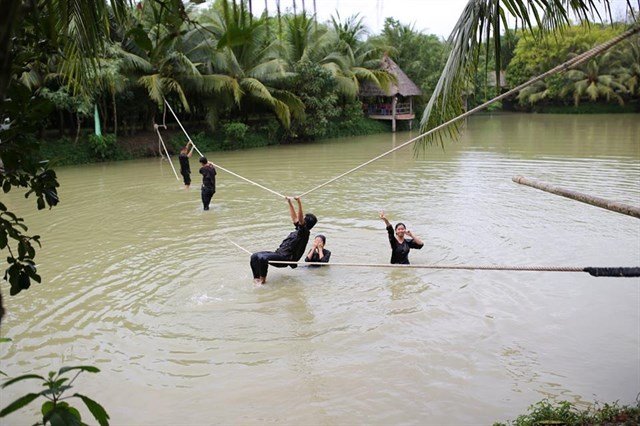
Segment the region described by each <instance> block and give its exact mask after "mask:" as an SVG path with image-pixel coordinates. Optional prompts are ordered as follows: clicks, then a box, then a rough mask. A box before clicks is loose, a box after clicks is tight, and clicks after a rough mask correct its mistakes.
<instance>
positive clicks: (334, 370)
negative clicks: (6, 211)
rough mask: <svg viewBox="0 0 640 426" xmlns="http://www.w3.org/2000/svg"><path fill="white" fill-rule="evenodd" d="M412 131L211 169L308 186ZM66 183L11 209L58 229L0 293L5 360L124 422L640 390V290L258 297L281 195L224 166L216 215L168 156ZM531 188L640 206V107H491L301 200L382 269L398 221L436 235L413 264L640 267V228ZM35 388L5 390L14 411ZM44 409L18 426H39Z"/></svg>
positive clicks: (401, 411)
mask: <svg viewBox="0 0 640 426" xmlns="http://www.w3.org/2000/svg"><path fill="white" fill-rule="evenodd" d="M412 136H415V133H414V134H413V135H412V134H409V133H398V134H396V135H389V134H384V135H376V136H367V137H358V138H348V139H332V140H327V141H325V142H323V143H314V144H303V145H295V146H279V147H271V148H264V149H256V150H250V151H244V152H229V153H216V154H213V155H212V156H211V158H212V160H213V161H214V162H217V163H219V164H220V165H222V166H224V167H226V168H228V169H231V170H233V171H234V172H236V173H238V174H240V175H243V176H245V177H247V178H249V179H252V180H255V181H258V182H259V183H261V184H263V185H265V186H267V187H269V188H272V189H274V190H275V191H278V192H282V193H286V194H291V195H295V194H298V193H302V192H304V191H306V190H308V189H310V188H312V187H314V186H315V185H317V184H319V183H322V182H324V181H326V180H328V179H330V178H332V177H334V176H336V175H338V174H340V173H342V172H344V171H346V170H348V169H350V168H352V167H354V166H356V165H358V164H361V163H363V162H364V161H366V160H368V159H370V158H372V157H374V156H375V155H377V154H379V153H381V152H384V151H386V150H388V149H390V148H391V147H392V146H394V145H398V144H400V143H402V142H404V141H406V140H408V139H409V138H410V137H412ZM195 165H196V162H195V160H192V168H193V169H194V170H195V169H196V167H195ZM58 173H59V177H60V182H61V185H62V187H61V190H60V196H61V199H62V202H61V203H60V205H59V206H58V207H56V208H55V209H53V210H51V211H42V212H36V211H35V209H34V205H33V202H32V201H31V200H29V201H28V202H26V201H25V200H24V199H23V198H22V196H21V195H20V194H17V193H16V194H9V195H10V196H9V197H7V195H3V202H6V203H8V204H9V205H10V206H11V208H13V209H14V210H16V211H17V212H19V213H22V214H23V215H24V216H25V219H26V221H27V223H28V224H29V226H30V229H29V231H30V232H32V233H37V234H40V235H42V241H43V248H42V250H40V251H39V253H38V261H39V264H40V272H41V274H42V276H43V279H44V283H43V284H36V285H34V286H32V288H31V289H29V290H28V291H26V292H22V293H21V294H20V295H18V296H15V297H8V291H7V290H6V289H7V286H3V288H4V289H5V290H4V294H5V296H7V297H6V298H5V305H6V307H7V308H8V311H9V312H8V315H7V316H6V317H5V320H4V321H3V323H4V325H3V328H2V336H3V337H11V338H12V339H13V342H11V343H8V344H7V343H5V344H2V345H1V346H0V355H2V361H1V365H0V370H3V371H5V372H6V373H8V374H9V375H10V376H16V375H19V374H23V373H26V372H38V373H42V374H45V373H46V372H47V371H49V370H53V369H57V368H59V367H61V366H63V365H78V364H91V365H96V366H97V367H99V368H100V369H101V372H100V373H99V374H98V375H95V376H94V375H89V374H84V375H81V376H80V378H79V379H78V380H77V381H76V382H75V385H76V386H77V389H78V391H80V392H82V393H84V394H86V395H89V396H91V397H93V398H94V399H96V400H98V401H99V402H100V403H102V404H103V405H104V406H105V408H106V409H107V411H108V412H109V414H110V415H111V419H112V424H114V425H122V424H127V425H129V424H136V425H143V424H184V425H193V424H264V423H280V424H468V423H474V424H491V423H492V422H494V421H499V420H502V421H504V420H507V419H509V418H514V417H515V416H517V415H518V414H520V413H522V412H524V411H525V410H526V408H527V406H528V405H530V404H532V403H534V402H536V401H539V400H540V399H542V398H551V399H556V400H570V401H574V402H577V403H579V404H586V403H589V402H593V401H594V400H599V401H615V400H620V402H622V403H631V402H633V401H634V399H635V397H636V394H637V393H638V392H639V391H640V367H639V363H638V360H639V359H640V350H639V347H640V337H639V336H640V280H639V279H637V278H632V279H615V278H593V277H590V276H589V275H587V274H584V273H549V272H543V273H536V272H506V271H501V272H492V271H431V270H398V269H383V268H340V267H330V268H323V269H317V270H309V269H305V268H298V269H296V270H291V269H288V268H287V269H275V268H271V269H270V271H269V276H268V284H267V285H265V286H263V287H255V286H254V285H253V283H252V279H251V271H250V269H249V266H248V256H247V255H246V254H245V253H244V252H242V251H240V250H239V249H237V248H236V247H235V246H234V245H232V244H231V243H230V242H229V240H232V241H234V242H235V243H237V244H239V245H240V246H243V247H245V248H247V249H248V250H251V251H257V250H273V249H275V248H276V247H277V246H278V244H279V243H280V241H281V240H282V239H283V238H284V237H285V236H286V235H287V233H288V232H289V231H290V227H291V225H290V221H289V218H288V211H287V206H286V204H285V202H284V201H282V200H280V199H278V198H277V197H275V196H274V195H272V194H270V193H268V192H266V191H264V190H262V189H259V188H257V187H255V186H251V185H248V184H246V183H245V182H243V181H240V180H238V179H237V178H234V177H233V176H230V175H228V174H226V173H224V172H220V173H219V175H218V192H217V194H216V195H215V197H214V200H213V207H212V210H211V211H209V212H203V211H202V208H201V205H200V200H199V191H198V189H197V188H194V189H192V190H190V191H184V190H183V189H181V187H180V184H179V183H178V182H177V181H176V180H175V178H174V177H173V173H172V171H171V169H170V168H169V166H168V164H167V163H166V162H165V163H163V162H161V161H160V160H158V159H148V160H136V161H127V162H120V163H109V164H102V165H90V166H82V167H69V168H60V169H58ZM518 174H519V175H524V176H528V177H532V178H537V179H540V180H544V181H548V182H550V183H553V184H555V185H559V186H564V187H567V188H571V189H574V190H577V191H582V192H586V193H590V194H593V195H597V196H601V197H605V198H611V199H615V200H618V201H622V202H626V203H630V204H635V205H640V120H639V117H638V115H615V116H555V115H554V116H547V115H498V116H484V117H475V118H472V119H471V120H470V121H469V122H468V126H467V130H466V133H465V135H464V138H463V140H462V141H461V142H459V143H456V144H448V145H446V149H445V150H443V149H442V148H440V147H439V146H432V147H430V148H428V149H427V150H426V151H425V152H424V153H423V154H422V155H420V156H417V157H416V156H414V154H413V152H412V150H411V149H410V148H408V149H403V150H400V151H398V152H396V153H394V154H391V155H390V156H388V157H386V158H384V159H382V160H380V161H378V162H375V163H373V164H372V165H370V166H368V167H366V168H364V169H362V170H360V171H358V172H356V173H354V174H352V175H349V176H348V177H346V178H344V179H342V180H338V181H337V182H335V183H334V184H331V185H329V186H326V187H324V188H322V189H320V190H319V191H317V192H313V193H311V194H309V195H308V196H307V197H305V199H304V205H305V210H306V211H309V212H313V213H315V214H316V215H317V216H318V217H319V219H320V222H319V223H318V225H317V226H316V229H315V230H314V232H318V233H323V234H325V235H326V236H327V248H329V249H330V250H331V251H332V253H333V256H332V260H334V261H335V262H358V263H387V262H388V260H389V256H390V252H389V248H388V242H387V240H386V233H385V231H384V226H383V225H382V223H381V221H380V220H379V219H378V211H379V210H381V209H384V210H385V211H386V212H387V214H388V216H389V217H390V219H391V221H392V222H396V221H400V220H401V221H403V222H405V223H406V224H407V226H408V228H409V229H411V230H413V231H414V232H415V233H416V234H418V235H419V236H421V237H422V238H423V239H424V240H425V242H426V244H425V247H424V249H422V250H421V251H412V253H411V256H410V257H411V260H412V263H414V264H433V263H447V264H498V265H551V266H580V267H583V266H638V265H639V264H640V221H638V220H637V219H635V218H632V217H628V216H623V215H620V214H617V213H613V212H609V211H606V210H602V209H599V208H596V207H592V206H588V205H586V204H582V203H578V202H576V201H572V200H567V199H564V198H561V197H557V196H554V195H551V194H547V193H545V192H542V191H538V190H536V189H532V188H528V187H525V186H520V185H517V184H515V183H513V182H512V181H511V177H513V176H514V175H518ZM196 180H198V179H196ZM34 390H36V389H34V388H33V387H29V384H28V383H26V384H23V385H14V386H11V387H9V388H7V389H5V390H3V391H2V396H1V400H2V405H3V406H4V405H6V404H8V403H9V402H10V401H13V400H14V399H15V398H17V397H18V396H20V395H22V394H23V393H25V392H27V391H34ZM38 407H39V404H35V403H34V404H33V407H32V408H31V409H24V410H22V411H19V412H18V413H16V414H14V415H12V416H10V417H8V418H7V419H6V424H8V425H22V424H27V423H29V424H30V423H33V422H34V421H35V419H36V412H37V408H38ZM86 416H89V415H88V414H85V416H84V417H86ZM90 418H91V417H90V416H89V417H86V419H85V420H88V419H90Z"/></svg>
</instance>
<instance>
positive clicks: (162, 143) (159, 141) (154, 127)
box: [153, 108, 180, 181]
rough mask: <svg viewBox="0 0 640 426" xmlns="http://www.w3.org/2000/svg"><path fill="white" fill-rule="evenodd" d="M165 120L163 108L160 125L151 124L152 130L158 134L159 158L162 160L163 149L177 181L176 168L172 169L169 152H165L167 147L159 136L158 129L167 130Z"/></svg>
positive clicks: (165, 113) (165, 112) (165, 111)
mask: <svg viewBox="0 0 640 426" xmlns="http://www.w3.org/2000/svg"><path fill="white" fill-rule="evenodd" d="M166 119H167V109H166V108H165V109H164V114H163V118H162V124H161V125H158V124H156V123H153V129H154V130H155V131H156V133H157V134H158V152H159V153H160V157H162V158H163V159H164V154H162V149H161V148H164V152H165V154H166V155H167V161H168V162H169V165H171V170H173V174H174V175H175V177H176V179H177V180H178V181H179V180H180V178H179V177H178V173H177V172H176V168H175V167H173V163H172V162H171V157H170V156H169V151H168V150H167V146H166V145H165V144H164V140H163V139H162V135H161V134H160V127H164V128H165V129H166V128H167V120H166Z"/></svg>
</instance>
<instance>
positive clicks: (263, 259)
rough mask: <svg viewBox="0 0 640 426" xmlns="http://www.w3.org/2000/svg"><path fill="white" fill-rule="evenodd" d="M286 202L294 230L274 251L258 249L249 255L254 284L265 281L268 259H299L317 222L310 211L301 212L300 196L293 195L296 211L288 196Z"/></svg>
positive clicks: (295, 260) (282, 265)
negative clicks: (296, 203) (296, 204)
mask: <svg viewBox="0 0 640 426" xmlns="http://www.w3.org/2000/svg"><path fill="white" fill-rule="evenodd" d="M286 199H287V203H289V214H290V215H291V221H292V222H293V226H294V227H295V230H294V231H293V232H291V233H290V234H289V236H288V237H287V238H285V239H284V240H283V241H282V243H281V244H280V247H278V248H277V249H276V251H259V252H257V253H253V254H252V255H251V261H250V262H249V264H250V265H251V271H252V272H253V281H254V282H255V283H256V284H264V283H265V282H266V281H267V270H268V269H269V261H270V260H282V261H290V262H297V261H298V260H300V258H301V257H302V255H303V254H304V251H305V249H306V247H307V242H309V233H310V231H311V228H313V226H314V225H315V224H316V223H317V222H318V219H317V218H316V217H315V216H314V215H313V214H311V213H307V214H306V215H303V213H302V201H300V197H295V199H296V201H297V202H298V213H296V209H295V208H294V207H293V203H292V202H291V198H290V197H286ZM272 266H275V267H276V268H286V267H287V266H290V267H291V268H296V267H297V266H298V265H297V264H295V263H291V264H274V265H272Z"/></svg>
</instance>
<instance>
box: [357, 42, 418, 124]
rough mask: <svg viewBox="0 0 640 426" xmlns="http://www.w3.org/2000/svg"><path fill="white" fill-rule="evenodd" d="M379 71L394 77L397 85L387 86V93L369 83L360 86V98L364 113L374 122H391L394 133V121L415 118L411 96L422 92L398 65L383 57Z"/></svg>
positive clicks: (385, 56) (410, 120) (387, 57)
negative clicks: (381, 70) (384, 71)
mask: <svg viewBox="0 0 640 426" xmlns="http://www.w3.org/2000/svg"><path fill="white" fill-rule="evenodd" d="M380 68H381V69H383V70H386V71H387V72H389V73H390V74H393V75H395V76H396V79H397V80H398V82H397V83H392V84H390V85H389V88H388V90H387V92H386V93H385V91H384V90H383V89H381V88H380V87H378V86H376V85H375V84H373V83H370V82H364V83H362V84H361V85H360V98H361V99H362V104H363V108H364V113H365V114H366V115H367V116H368V117H369V118H373V119H375V120H391V130H393V131H394V132H395V131H396V120H409V128H411V123H412V120H413V119H414V118H415V117H416V116H415V113H414V112H413V99H412V97H413V96H420V95H422V91H421V90H420V88H419V87H418V86H416V85H415V83H414V82H413V81H411V79H410V78H409V77H407V75H406V74H405V73H404V71H402V70H401V69H400V67H399V66H398V64H396V63H395V62H393V60H392V59H391V58H390V57H389V56H387V55H384V57H383V58H382V61H381V66H380Z"/></svg>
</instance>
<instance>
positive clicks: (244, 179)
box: [164, 99, 285, 198]
mask: <svg viewBox="0 0 640 426" xmlns="http://www.w3.org/2000/svg"><path fill="white" fill-rule="evenodd" d="M164 103H165V104H166V105H167V106H168V107H169V111H171V114H172V115H173V117H174V118H175V119H176V121H177V122H178V125H179V126H180V128H181V129H182V131H183V132H184V135H185V136H186V137H187V140H188V141H189V142H191V145H193V148H194V149H195V150H196V152H197V153H198V154H199V155H200V157H204V155H203V154H202V152H201V151H200V150H199V149H198V147H197V146H196V144H195V143H194V142H193V140H192V139H191V136H189V133H187V131H186V130H185V128H184V126H183V125H182V123H181V122H180V119H179V118H178V116H177V115H176V113H175V112H173V108H171V105H169V102H167V100H166V99H164ZM211 163H212V164H213V165H214V166H215V167H217V168H219V169H220V170H222V171H225V172H227V173H229V174H230V175H232V176H235V177H237V178H238V179H242V180H243V181H245V182H247V183H250V184H251V185H255V186H257V187H259V188H262V189H264V190H265V191H269V192H271V193H272V194H274V195H277V196H278V197H280V198H284V197H285V196H284V195H283V194H281V193H279V192H277V191H274V190H272V189H269V188H267V187H266V186H263V185H260V184H259V183H258V182H254V181H252V180H251V179H247V178H246V177H243V176H240V175H239V174H237V173H234V172H232V171H231V170H229V169H225V168H224V167H222V166H220V165H219V164H216V163H214V162H211Z"/></svg>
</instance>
